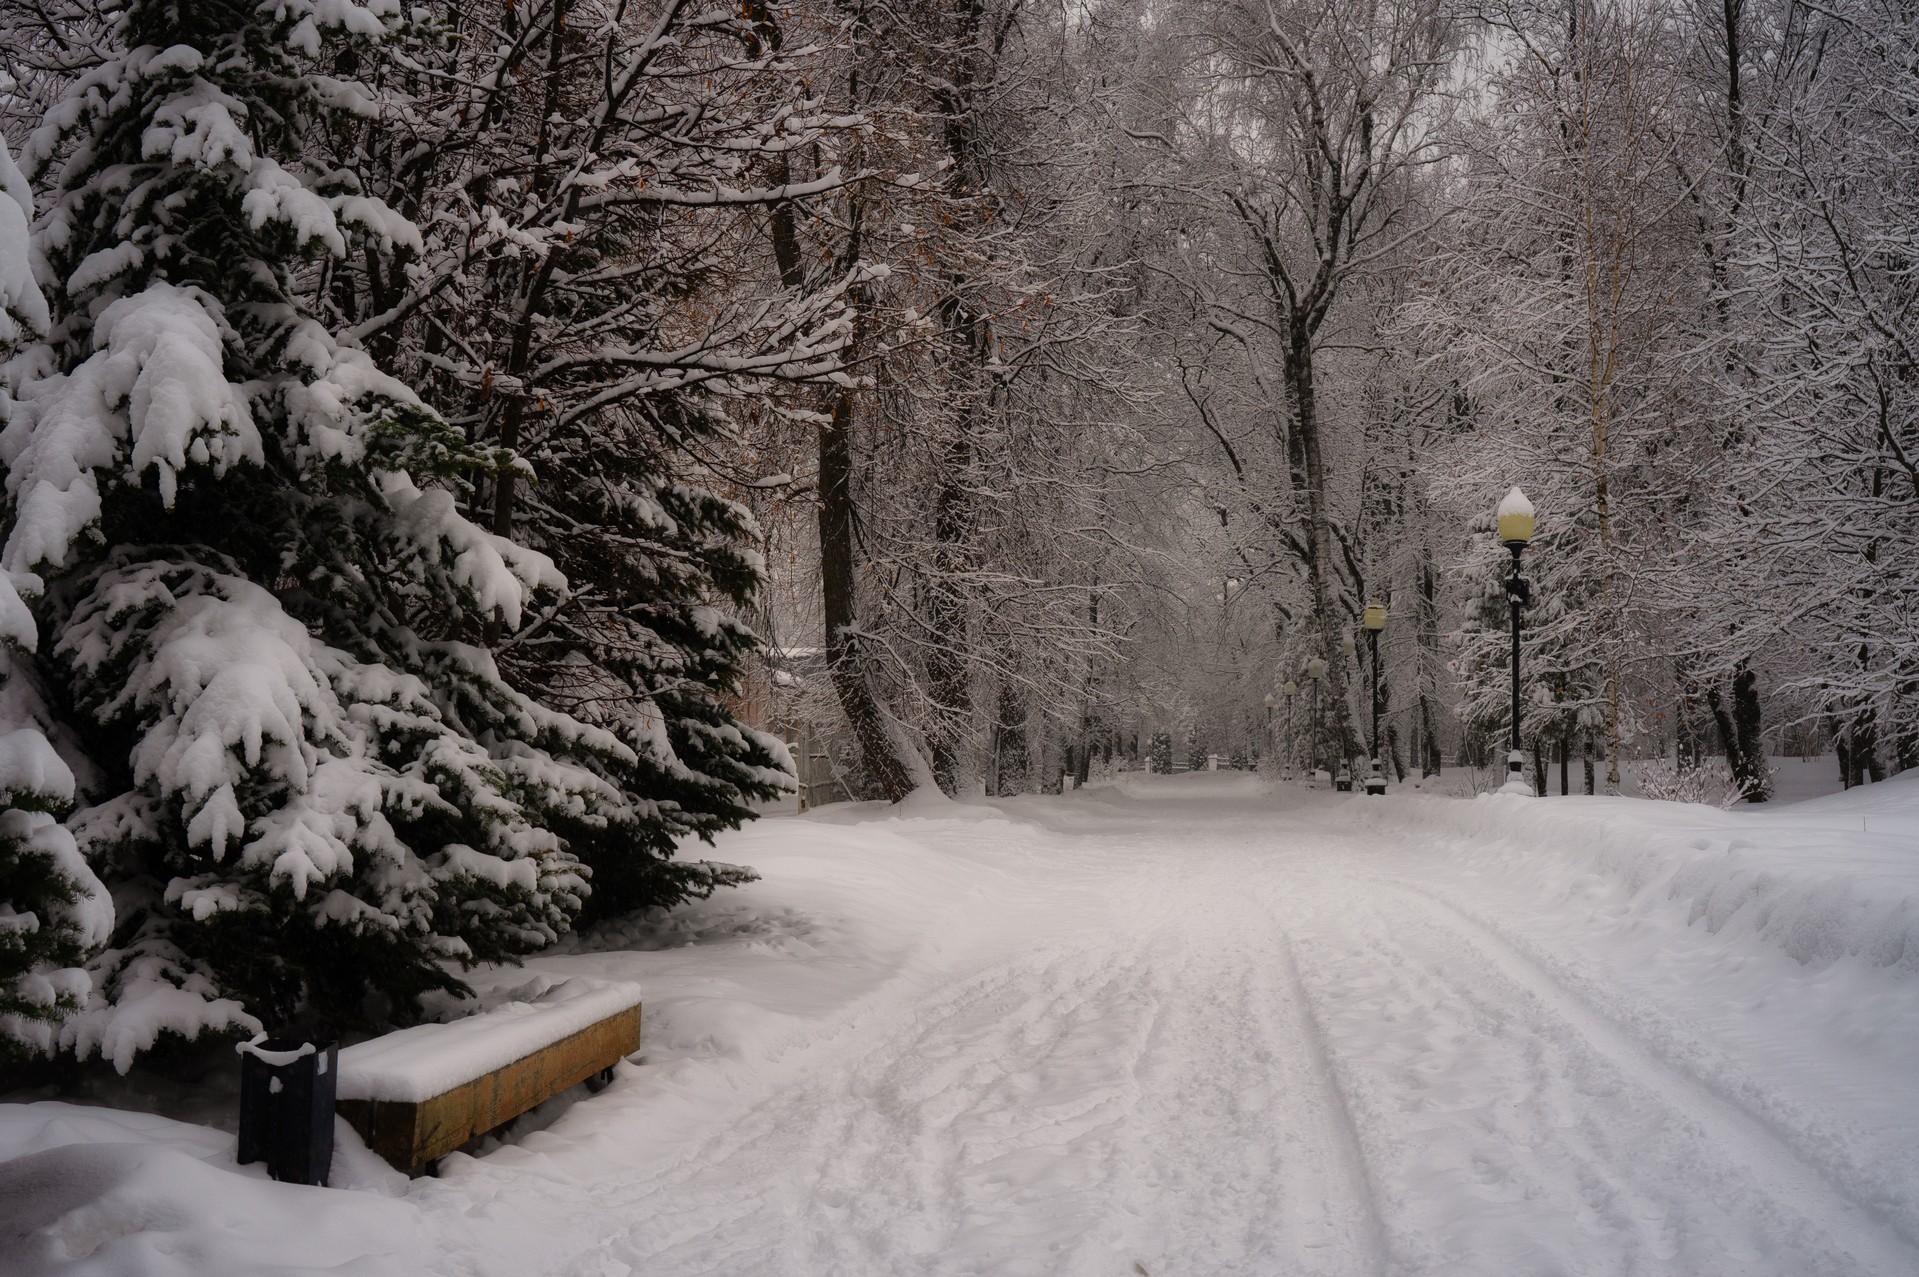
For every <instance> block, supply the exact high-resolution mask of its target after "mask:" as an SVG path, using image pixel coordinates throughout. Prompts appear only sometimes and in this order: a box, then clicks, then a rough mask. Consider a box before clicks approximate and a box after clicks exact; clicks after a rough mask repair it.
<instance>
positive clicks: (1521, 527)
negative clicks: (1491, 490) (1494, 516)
mask: <svg viewBox="0 0 1919 1277" xmlns="http://www.w3.org/2000/svg"><path fill="white" fill-rule="evenodd" d="M1498 515H1499V543H1500V544H1501V545H1503V546H1505V547H1506V548H1507V549H1509V550H1515V549H1524V548H1525V547H1526V546H1527V545H1528V544H1529V543H1530V542H1531V541H1532V539H1533V503H1532V502H1530V501H1528V500H1527V499H1526V494H1525V493H1523V492H1521V491H1520V490H1519V489H1518V488H1517V487H1514V488H1513V490H1512V491H1511V492H1508V493H1507V494H1506V496H1505V498H1504V499H1503V500H1501V501H1500V503H1499V510H1498Z"/></svg>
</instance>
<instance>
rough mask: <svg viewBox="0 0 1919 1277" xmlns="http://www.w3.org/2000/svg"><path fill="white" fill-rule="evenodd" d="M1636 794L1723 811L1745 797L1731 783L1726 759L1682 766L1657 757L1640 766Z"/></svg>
mask: <svg viewBox="0 0 1919 1277" xmlns="http://www.w3.org/2000/svg"><path fill="white" fill-rule="evenodd" d="M1768 776H1770V771H1769V772H1768ZM1639 793H1640V796H1641V797H1644V798H1654V799H1660V800H1663V801H1665V802H1675V803H1705V804H1706V805H1707V806H1710V807H1719V808H1722V809H1724V808H1730V807H1732V806H1733V805H1734V804H1735V803H1737V802H1739V801H1740V800H1741V799H1742V798H1744V797H1745V796H1746V793H1745V790H1743V789H1742V788H1741V787H1740V786H1739V785H1738V784H1736V783H1735V782H1734V779H1733V775H1732V772H1731V770H1730V769H1729V768H1728V767H1727V766H1726V762H1725V760H1724V759H1720V758H1714V759H1707V760H1704V761H1702V762H1699V763H1693V764H1687V765H1685V766H1681V765H1680V764H1679V763H1676V762H1674V761H1673V760H1672V759H1669V758H1656V759H1653V760H1652V761H1651V762H1647V763H1642V764H1641V765H1640V767H1639Z"/></svg>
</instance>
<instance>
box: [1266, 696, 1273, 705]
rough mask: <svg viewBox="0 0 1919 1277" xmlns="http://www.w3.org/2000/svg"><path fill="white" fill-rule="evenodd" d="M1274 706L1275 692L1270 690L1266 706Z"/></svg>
mask: <svg viewBox="0 0 1919 1277" xmlns="http://www.w3.org/2000/svg"><path fill="white" fill-rule="evenodd" d="M1272 707H1273V694H1272V693H1271V692H1268V693H1266V708H1267V709H1271V708H1272Z"/></svg>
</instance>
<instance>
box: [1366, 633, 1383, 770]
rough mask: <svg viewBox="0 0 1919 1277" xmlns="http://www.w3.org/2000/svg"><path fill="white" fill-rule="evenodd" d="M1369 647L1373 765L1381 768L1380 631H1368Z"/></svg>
mask: <svg viewBox="0 0 1919 1277" xmlns="http://www.w3.org/2000/svg"><path fill="white" fill-rule="evenodd" d="M1366 642H1367V646H1369V647H1370V648H1372V654H1373V764H1374V769H1375V770H1377V769H1378V766H1379V761H1380V759H1379V631H1378V630H1367V631H1366Z"/></svg>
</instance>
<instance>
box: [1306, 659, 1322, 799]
mask: <svg viewBox="0 0 1919 1277" xmlns="http://www.w3.org/2000/svg"><path fill="white" fill-rule="evenodd" d="M1306 677H1307V678H1310V679H1312V680H1313V750H1312V753H1313V788H1314V789H1318V788H1319V772H1320V767H1319V730H1320V724H1319V685H1320V683H1322V682H1323V681H1325V678H1326V662H1325V661H1323V660H1321V659H1320V658H1319V657H1317V656H1315V657H1314V658H1313V659H1312V660H1310V661H1307V662H1306Z"/></svg>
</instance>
